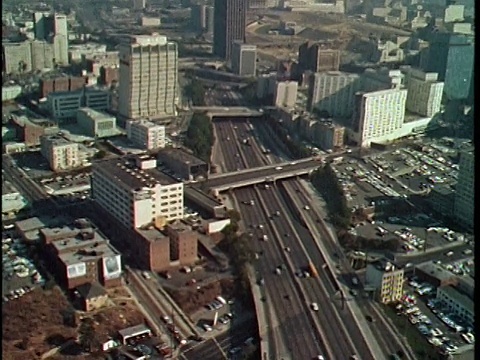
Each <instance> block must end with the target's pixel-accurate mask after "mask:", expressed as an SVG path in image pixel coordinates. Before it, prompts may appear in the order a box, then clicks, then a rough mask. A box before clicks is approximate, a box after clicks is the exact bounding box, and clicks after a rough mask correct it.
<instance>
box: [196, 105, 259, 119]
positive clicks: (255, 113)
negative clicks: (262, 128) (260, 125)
mask: <svg viewBox="0 0 480 360" xmlns="http://www.w3.org/2000/svg"><path fill="white" fill-rule="evenodd" d="M191 109H192V111H193V112H205V113H206V114H207V116H208V117H210V118H211V119H213V118H214V117H262V116H263V115H264V112H263V110H262V111H259V108H250V107H246V106H229V107H227V106H192V108H191Z"/></svg>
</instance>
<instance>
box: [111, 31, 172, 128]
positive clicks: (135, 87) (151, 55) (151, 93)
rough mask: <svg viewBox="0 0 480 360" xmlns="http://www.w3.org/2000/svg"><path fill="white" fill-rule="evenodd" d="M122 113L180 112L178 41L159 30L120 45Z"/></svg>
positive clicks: (127, 115) (153, 116)
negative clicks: (170, 39)
mask: <svg viewBox="0 0 480 360" xmlns="http://www.w3.org/2000/svg"><path fill="white" fill-rule="evenodd" d="M118 93H119V104H118V113H119V115H121V116H122V117H123V118H127V119H138V118H148V119H156V118H162V117H169V116H174V115H176V103H177V100H178V51H177V44H176V43H174V42H169V41H168V40H167V37H166V36H160V35H158V34H156V33H155V34H153V35H138V36H132V37H131V38H130V42H129V43H124V44H121V45H120V75H119V89H118Z"/></svg>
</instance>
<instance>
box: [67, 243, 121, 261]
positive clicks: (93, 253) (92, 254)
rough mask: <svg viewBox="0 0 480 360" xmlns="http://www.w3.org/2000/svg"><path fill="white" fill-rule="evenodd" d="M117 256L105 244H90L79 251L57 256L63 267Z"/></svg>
mask: <svg viewBox="0 0 480 360" xmlns="http://www.w3.org/2000/svg"><path fill="white" fill-rule="evenodd" d="M60 241H62V240H60ZM115 255H118V253H117V252H116V251H115V250H113V249H112V248H111V247H110V246H109V245H108V244H107V243H103V244H97V245H95V243H91V244H87V246H85V247H82V248H81V249H80V250H77V251H72V252H68V253H63V254H59V255H58V258H59V259H60V260H61V261H62V262H63V263H64V264H65V265H67V266H68V265H75V264H78V263H80V262H84V263H85V262H91V261H96V260H98V259H100V258H104V257H110V256H115Z"/></svg>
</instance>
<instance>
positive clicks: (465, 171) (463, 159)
mask: <svg viewBox="0 0 480 360" xmlns="http://www.w3.org/2000/svg"><path fill="white" fill-rule="evenodd" d="M474 187H475V154H474V151H473V150H469V151H463V152H461V154H460V164H459V171H458V182H457V186H456V192H455V205H454V214H455V217H456V218H457V221H459V222H460V224H461V225H463V226H464V227H466V228H473V227H474V225H473V224H474V216H473V215H474V210H475V197H474Z"/></svg>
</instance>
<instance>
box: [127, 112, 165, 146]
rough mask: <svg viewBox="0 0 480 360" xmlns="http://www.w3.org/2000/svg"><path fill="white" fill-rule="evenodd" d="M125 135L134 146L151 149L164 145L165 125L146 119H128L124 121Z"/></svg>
mask: <svg viewBox="0 0 480 360" xmlns="http://www.w3.org/2000/svg"><path fill="white" fill-rule="evenodd" d="M126 130H127V136H128V138H129V139H130V141H132V142H133V143H134V144H135V145H136V146H138V147H140V148H142V149H147V150H152V149H161V148H164V147H165V126H164V125H157V124H155V123H153V122H151V121H147V120H143V119H141V120H130V121H127V123H126Z"/></svg>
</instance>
